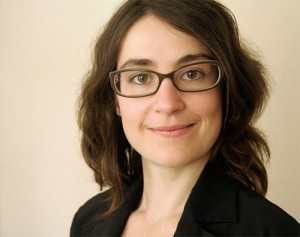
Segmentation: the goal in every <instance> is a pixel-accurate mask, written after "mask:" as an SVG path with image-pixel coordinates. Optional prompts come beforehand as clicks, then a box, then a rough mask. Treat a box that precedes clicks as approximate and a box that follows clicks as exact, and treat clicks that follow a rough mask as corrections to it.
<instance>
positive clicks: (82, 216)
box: [71, 165, 299, 237]
mask: <svg viewBox="0 0 300 237" xmlns="http://www.w3.org/2000/svg"><path fill="white" fill-rule="evenodd" d="M142 191H143V182H142V180H138V181H136V182H135V183H134V184H133V185H132V186H131V187H130V188H129V189H128V192H127V194H126V197H125V200H124V202H123V204H122V205H121V206H120V207H119V208H118V209H117V210H116V211H115V212H114V213H113V214H112V215H111V216H110V217H108V218H106V219H105V220H102V221H95V220H92V219H93V217H95V216H97V215H99V214H101V213H103V212H104V211H105V209H106V208H107V207H108V203H107V201H106V202H105V201H103V200H105V198H106V197H107V192H104V193H100V194H98V195H96V196H95V197H93V198H92V199H90V200H89V201H88V202H87V203H85V204H84V205H83V206H82V207H81V208H80V209H79V210H78V212H77V213H76V215H75V217H74V220H73V223H72V227H71V236H72V237H75V236H76V237H78V236H85V237H90V236H121V234H122V232H123V230H124V228H125V225H126V222H127V219H128V217H129V215H130V213H131V212H133V211H134V210H135V209H136V208H137V205H138V203H139V201H140V198H141V195H142ZM174 236H299V223H298V222H297V221H296V220H295V219H293V218H292V217H291V216H289V215H288V214H287V213H285V212H284V211H283V210H282V209H280V208H279V207H278V206H276V205H275V204H273V203H271V202H270V201H268V200H267V199H265V198H264V197H262V196H260V195H259V194H257V193H256V192H254V191H252V190H250V189H249V188H247V187H245V186H243V185H241V184H240V183H238V182H236V181H234V180H233V179H231V178H230V177H228V176H226V175H225V174H223V172H221V171H220V170H218V169H217V168H215V167H213V166H211V165H207V166H206V167H205V169H204V170H203V172H202V174H201V176H200V178H199V179H198V181H197V183H196V184H195V186H194V188H193V190H192V192H191V194H190V196H189V198H188V200H187V203H186V205H185V207H184V211H183V213H182V216H181V218H180V220H179V223H178V225H177V229H176V232H175V234H174Z"/></svg>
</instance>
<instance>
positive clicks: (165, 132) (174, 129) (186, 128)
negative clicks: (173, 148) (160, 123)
mask: <svg viewBox="0 0 300 237" xmlns="http://www.w3.org/2000/svg"><path fill="white" fill-rule="evenodd" d="M194 125H195V124H188V125H175V126H164V127H154V128H149V130H150V131H152V132H153V133H154V134H157V135H160V136H164V137H178V136H183V135H185V134H187V133H189V132H190V131H191V130H192V128H193V127H194Z"/></svg>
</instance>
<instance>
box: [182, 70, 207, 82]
mask: <svg viewBox="0 0 300 237" xmlns="http://www.w3.org/2000/svg"><path fill="white" fill-rule="evenodd" d="M203 77H204V74H203V73H202V72H200V71H198V70H190V71H187V72H186V73H184V74H183V75H182V77H181V79H183V80H198V79H202V78H203Z"/></svg>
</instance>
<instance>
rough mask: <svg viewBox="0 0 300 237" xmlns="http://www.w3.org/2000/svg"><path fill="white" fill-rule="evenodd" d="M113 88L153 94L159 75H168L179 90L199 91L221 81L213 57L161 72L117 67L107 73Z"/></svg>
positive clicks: (135, 94) (129, 93) (132, 95)
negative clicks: (165, 72) (167, 71)
mask: <svg viewBox="0 0 300 237" xmlns="http://www.w3.org/2000/svg"><path fill="white" fill-rule="evenodd" d="M109 76H110V83H111V86H112V88H113V90H114V91H115V92H116V93H117V94H118V95H120V96H123V97H129V98H137V97H144V96H149V95H153V94H155V93H156V92H157V91H158V89H159V87H160V85H161V82H162V80H163V79H165V78H169V79H171V80H172V82H173V84H174V86H175V87H176V88H177V89H178V90H179V91H184V92H199V91H206V90H210V89H213V88H214V87H216V86H217V85H219V83H220V81H221V68H220V66H219V65H218V62H217V61H215V60H206V61H200V62H195V63H191V64H188V65H185V66H183V67H181V68H178V69H177V70H175V71H173V72H170V73H167V74H161V73H158V72H155V71H151V70H146V69H136V68H128V69H120V70H116V71H113V72H110V73H109Z"/></svg>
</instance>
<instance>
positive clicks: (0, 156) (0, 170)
mask: <svg viewBox="0 0 300 237" xmlns="http://www.w3.org/2000/svg"><path fill="white" fill-rule="evenodd" d="M120 2H121V1H120V0H114V1H113V0H89V1H84V0H63V1H62V0H0V162H1V163H0V188H1V190H0V236H5V237H27V236H28V237H41V236H43V237H47V236H49V237H50V236H51V237H54V236H55V237H57V236H68V234H69V227H70V224H71V221H72V218H73V215H74V213H75V212H76V210H77V209H78V207H79V206H80V205H81V204H83V202H85V201H86V200H87V199H88V198H90V197H91V196H92V195H94V194H95V193H97V192H98V187H97V185H96V184H95V183H94V182H93V174H92V173H91V171H90V170H89V169H88V168H87V166H86V165H85V163H84V161H83V158H82V157H81V153H80V147H79V131H78V129H77V125H76V120H75V114H76V109H75V108H76V107H75V103H76V99H77V96H78V94H79V91H80V85H81V79H82V77H83V75H84V73H85V72H86V71H87V69H88V68H89V65H90V60H89V59H90V55H91V47H92V44H93V41H94V40H95V38H96V35H97V34H98V32H100V31H101V28H102V27H103V25H104V24H105V22H106V21H107V20H108V18H109V17H110V15H111V13H112V12H113V10H114V9H115V7H116V6H117V5H118V4H119V3H120ZM222 2H223V3H224V4H225V5H226V6H228V7H229V8H230V9H231V10H232V11H233V12H234V14H235V16H236V18H237V21H238V23H239V26H240V31H241V33H242V34H243V35H244V37H246V38H247V40H248V41H250V42H255V45H256V47H257V48H258V49H260V52H261V53H262V54H263V55H264V61H265V62H266V64H267V66H268V67H269V70H270V72H271V74H272V77H273V80H274V88H273V93H272V98H271V101H270V103H269V106H268V108H267V110H266V112H265V114H264V116H263V117H262V119H261V120H260V123H259V125H260V127H261V128H262V129H263V130H264V131H265V132H266V133H267V134H268V137H269V141H270V144H271V149H272V159H271V163H270V164H269V165H268V171H269V178H270V180H269V181H270V186H269V192H268V195H267V197H268V198H269V199H270V200H271V201H273V202H274V203H276V204H278V205H279V206H280V207H282V208H283V209H284V210H286V211H287V212H288V213H290V214H291V215H292V216H293V217H295V218H296V219H297V220H298V221H300V203H299V200H300V187H299V181H300V179H299V168H300V163H299V156H300V155H299V154H300V144H299V141H300V128H299V121H300V118H299V116H300V111H299V107H300V106H299V104H300V103H299V102H300V100H299V98H300V97H299V94H300V84H299V81H300V70H299V67H300V64H299V62H300V55H299V53H300V52H299V51H300V49H299V44H300V43H299V42H300V39H299V35H300V32H299V29H300V15H299V12H300V1H298V0H285V1H283V0H243V1H241V0H223V1H222ZM249 99H251V98H249Z"/></svg>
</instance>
